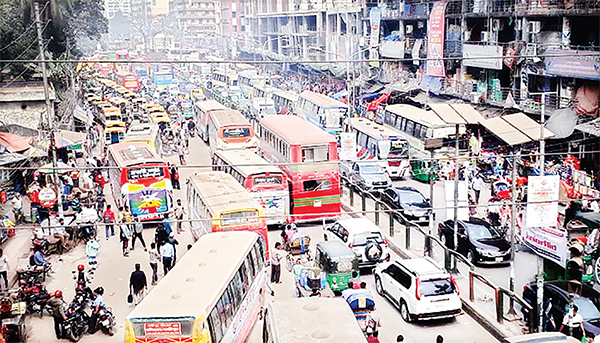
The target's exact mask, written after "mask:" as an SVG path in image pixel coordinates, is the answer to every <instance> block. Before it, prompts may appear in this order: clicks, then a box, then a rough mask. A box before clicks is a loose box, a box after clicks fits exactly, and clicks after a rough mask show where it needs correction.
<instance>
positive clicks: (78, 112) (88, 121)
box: [73, 105, 92, 127]
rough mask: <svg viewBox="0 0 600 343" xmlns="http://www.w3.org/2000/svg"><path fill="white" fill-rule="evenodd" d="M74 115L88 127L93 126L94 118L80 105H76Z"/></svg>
mask: <svg viewBox="0 0 600 343" xmlns="http://www.w3.org/2000/svg"><path fill="white" fill-rule="evenodd" d="M73 117H74V118H76V119H77V120H79V121H81V122H83V123H84V124H85V125H86V126H88V127H89V126H92V118H91V117H90V116H89V115H88V114H87V112H86V111H85V110H84V109H83V108H81V107H80V106H79V105H78V106H77V107H75V111H73Z"/></svg>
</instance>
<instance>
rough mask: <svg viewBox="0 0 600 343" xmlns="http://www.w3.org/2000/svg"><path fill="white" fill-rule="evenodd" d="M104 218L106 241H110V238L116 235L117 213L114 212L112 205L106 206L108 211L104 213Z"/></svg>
mask: <svg viewBox="0 0 600 343" xmlns="http://www.w3.org/2000/svg"><path fill="white" fill-rule="evenodd" d="M102 217H103V219H104V230H105V233H106V240H108V238H110V237H111V236H114V235H115V213H114V212H113V210H112V206H111V205H110V204H108V205H106V211H104V214H103V216H102ZM109 232H110V235H109Z"/></svg>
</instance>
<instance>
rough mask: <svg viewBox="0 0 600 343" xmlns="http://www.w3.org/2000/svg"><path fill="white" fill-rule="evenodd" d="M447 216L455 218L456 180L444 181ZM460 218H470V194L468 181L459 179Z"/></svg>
mask: <svg viewBox="0 0 600 343" xmlns="http://www.w3.org/2000/svg"><path fill="white" fill-rule="evenodd" d="M444 190H445V194H446V218H447V219H453V218H454V207H455V206H456V205H454V181H444ZM457 215H458V217H457V219H458V220H469V196H468V188H467V182H466V181H458V214H457Z"/></svg>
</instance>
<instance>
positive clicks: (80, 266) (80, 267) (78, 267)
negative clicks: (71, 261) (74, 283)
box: [77, 264, 85, 270]
mask: <svg viewBox="0 0 600 343" xmlns="http://www.w3.org/2000/svg"><path fill="white" fill-rule="evenodd" d="M84 269H85V267H84V266H83V264H80V265H78V266H77V270H84Z"/></svg>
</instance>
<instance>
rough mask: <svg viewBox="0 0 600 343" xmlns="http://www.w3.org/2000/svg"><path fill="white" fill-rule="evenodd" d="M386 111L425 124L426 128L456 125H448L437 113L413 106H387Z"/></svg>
mask: <svg viewBox="0 0 600 343" xmlns="http://www.w3.org/2000/svg"><path fill="white" fill-rule="evenodd" d="M385 110H386V111H390V112H392V113H395V114H397V115H400V116H402V117H404V118H407V119H410V120H412V121H414V122H417V123H420V124H424V125H425V126H454V124H447V123H446V122H445V121H443V120H442V119H441V118H440V117H438V116H437V114H435V112H433V111H425V110H423V109H420V108H418V107H415V106H412V105H406V104H397V105H388V106H386V108H385Z"/></svg>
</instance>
